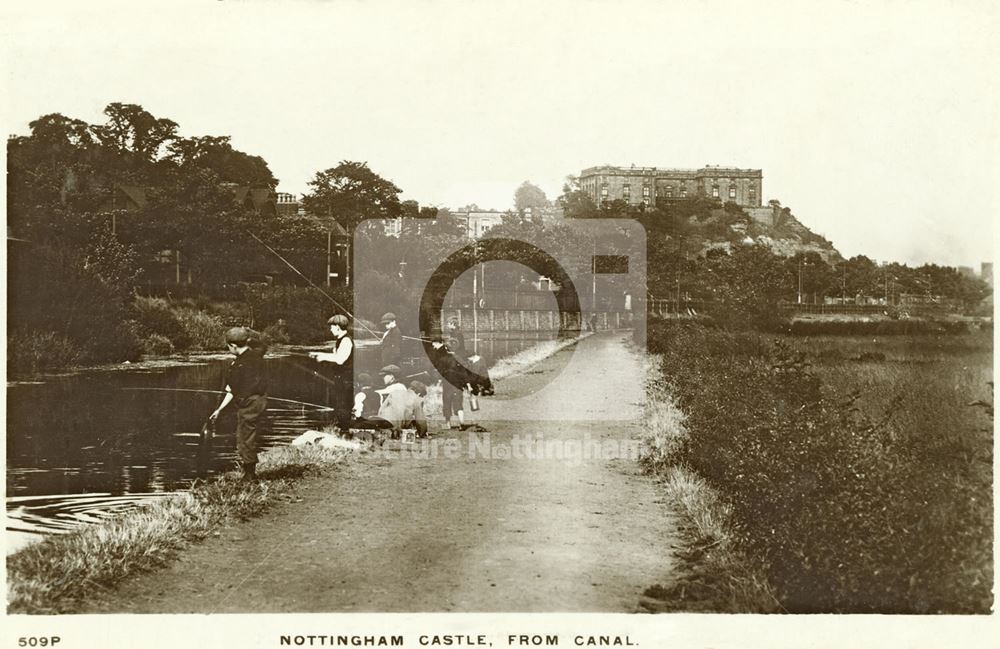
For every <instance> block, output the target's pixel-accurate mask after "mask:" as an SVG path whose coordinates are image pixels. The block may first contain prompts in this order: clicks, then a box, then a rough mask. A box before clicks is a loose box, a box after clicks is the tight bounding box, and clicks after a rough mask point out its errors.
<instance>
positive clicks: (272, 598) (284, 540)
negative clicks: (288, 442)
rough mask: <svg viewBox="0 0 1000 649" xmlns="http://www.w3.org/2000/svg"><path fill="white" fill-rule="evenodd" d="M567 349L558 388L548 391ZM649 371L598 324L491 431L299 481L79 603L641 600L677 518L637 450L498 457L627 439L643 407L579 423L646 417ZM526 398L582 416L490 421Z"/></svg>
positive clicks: (654, 579) (524, 386)
mask: <svg viewBox="0 0 1000 649" xmlns="http://www.w3.org/2000/svg"><path fill="white" fill-rule="evenodd" d="M560 355H562V358H559V356H560ZM567 355H572V356H571V358H570V360H569V363H568V364H566V365H565V367H564V368H562V373H561V374H560V375H559V380H558V382H555V383H550V384H548V385H547V386H545V387H542V388H541V389H540V390H538V388H539V387H540V386H541V385H542V384H543V383H544V382H545V381H546V380H547V379H548V378H550V377H551V375H552V374H553V373H554V372H556V371H558V367H559V366H560V365H562V363H561V362H560V361H564V360H565V359H566V356H567ZM642 379H643V372H642V368H641V360H640V357H639V356H638V355H635V354H633V353H632V352H630V351H628V348H627V347H626V345H625V342H624V337H623V336H621V335H619V334H612V333H608V334H601V335H598V336H592V337H590V338H588V339H586V340H584V341H582V342H581V343H579V344H578V345H577V349H576V351H575V353H574V351H573V349H572V348H570V349H567V350H564V351H561V352H559V353H558V354H557V355H556V356H554V357H552V358H551V359H548V360H546V361H543V362H542V363H541V364H539V365H537V366H535V367H534V368H533V369H532V370H531V371H530V372H529V373H528V374H526V375H522V376H517V377H511V378H510V379H507V380H505V381H503V382H500V383H499V384H498V386H497V387H498V390H497V396H496V397H495V398H491V399H488V400H483V410H481V411H480V412H479V413H476V415H477V421H478V423H481V424H482V425H483V427H485V428H486V429H487V430H488V431H489V435H488V436H487V435H486V434H484V433H479V434H473V435H472V436H471V438H470V437H469V435H467V434H466V433H461V434H459V433H457V431H453V432H450V433H449V432H443V433H438V434H437V435H436V436H435V437H434V441H435V442H436V443H437V444H438V445H439V446H438V449H439V453H438V454H437V457H432V456H431V455H430V454H426V455H424V456H419V457H414V456H404V455H401V454H399V453H395V454H392V455H390V456H388V457H387V456H379V455H373V454H362V455H359V456H358V457H357V458H356V459H355V460H353V461H351V462H349V463H348V464H347V465H345V466H344V467H343V468H342V469H341V470H339V471H338V472H337V473H335V474H333V475H330V476H326V477H323V478H319V479H312V480H309V481H307V482H305V483H304V484H303V486H302V487H301V488H300V489H299V490H298V491H297V492H296V496H297V497H298V498H301V500H300V501H298V502H294V503H287V504H284V505H281V506H280V507H278V508H276V509H275V510H273V511H272V512H270V513H268V514H267V515H265V516H264V517H263V518H262V519H258V520H254V521H251V522H249V523H243V524H234V525H232V526H229V527H227V528H225V529H223V530H222V532H221V534H220V536H219V537H217V538H213V539H210V540H208V541H206V542H204V543H202V544H199V545H197V546H196V547H193V548H191V549H189V550H188V551H186V552H185V554H184V555H183V556H182V557H181V558H180V560H178V561H177V562H176V563H175V564H173V565H172V566H170V567H169V568H166V569H164V570H162V571H159V572H157V573H156V574H154V575H145V576H140V577H138V578H135V579H133V580H130V581H128V582H126V583H125V584H123V585H122V586H121V587H120V588H119V589H118V590H117V591H115V592H114V593H111V594H108V595H106V596H105V597H103V598H101V599H99V600H95V601H92V602H90V603H89V604H88V606H87V608H86V610H85V611H83V612H91V613H93V612H136V613H139V612H149V613H182V612H183V613H211V612H322V611H612V612H613V611H620V612H629V611H635V610H638V602H639V597H640V594H641V593H642V591H643V590H644V589H645V588H646V587H648V586H650V585H652V584H656V583H661V584H666V583H668V582H669V581H670V579H671V574H672V571H673V569H674V565H673V559H672V550H673V546H674V544H675V543H676V542H677V541H676V537H677V534H676V530H675V522H674V516H673V514H672V512H671V510H670V508H669V506H668V505H667V504H666V503H664V502H663V501H662V496H660V495H659V494H658V491H657V489H656V485H655V483H654V482H653V481H652V480H651V479H649V478H647V477H645V476H642V475H640V474H639V473H638V471H637V468H636V464H635V462H633V461H630V460H628V459H612V460H607V459H603V458H592V459H581V458H580V457H579V455H577V457H576V458H574V459H559V458H558V457H548V458H538V457H536V458H528V457H512V458H505V457H504V456H506V455H508V454H507V453H505V452H504V451H505V449H507V448H509V445H510V443H511V442H512V441H513V440H514V439H515V436H519V437H521V438H523V436H524V435H526V434H531V435H542V436H544V438H545V439H546V440H555V441H566V440H572V439H577V440H579V439H585V438H586V436H587V435H589V437H590V439H591V440H593V441H597V440H600V441H602V442H609V443H611V442H618V441H619V440H628V439H630V438H633V437H634V436H635V434H636V432H637V428H636V427H637V423H636V422H635V421H634V418H633V420H632V421H592V420H591V421H587V420H586V419H587V418H591V417H599V416H602V415H606V414H608V413H615V414H626V415H628V416H629V417H633V416H638V414H639V412H640V408H639V406H638V405H637V404H636V401H638V400H640V399H641V395H642ZM536 390H537V391H536ZM525 395H528V396H527V398H523V399H520V400H519V401H518V402H517V403H518V405H517V411H518V412H519V413H521V414H522V416H524V415H529V416H534V415H532V414H531V413H535V412H537V413H540V414H539V416H542V415H541V413H544V415H545V416H551V415H552V414H553V413H555V414H558V415H560V416H564V417H565V418H566V419H567V420H575V421H513V422H512V421H490V420H491V419H501V418H502V417H503V413H504V412H506V411H507V410H506V409H508V408H510V407H512V404H511V402H510V401H509V399H510V398H513V397H518V396H521V397H523V396H525ZM579 420H584V421H579ZM448 439H451V440H454V441H453V442H451V444H453V445H454V450H455V452H454V453H453V455H452V456H451V457H446V456H445V454H444V452H443V448H442V446H443V442H444V441H445V440H448ZM486 440H488V444H489V449H491V450H490V451H488V452H483V450H484V449H485V448H486V444H487V441H486ZM470 448H471V449H472V450H473V451H474V452H472V453H470ZM536 448H537V447H536ZM561 448H566V447H561ZM592 448H593V447H592ZM496 449H500V450H499V451H497V452H496V455H497V456H498V457H496V458H493V457H491V456H492V455H493V451H495V450H496Z"/></svg>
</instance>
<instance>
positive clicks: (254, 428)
mask: <svg viewBox="0 0 1000 649" xmlns="http://www.w3.org/2000/svg"><path fill="white" fill-rule="evenodd" d="M250 338H251V332H250V330H249V329H247V328H246V327H233V328H232V329H230V330H229V331H227V332H226V347H227V348H228V349H229V352H230V353H232V354H235V355H236V360H234V361H233V364H232V365H231V366H230V368H229V375H228V377H227V379H226V394H225V395H224V396H223V397H222V403H220V404H219V407H218V408H216V409H215V412H213V413H212V414H211V415H209V420H210V421H212V422H213V423H214V422H215V421H216V420H217V419H218V418H219V413H221V412H222V411H223V409H225V407H226V406H228V405H229V404H230V403H232V402H234V401H235V402H236V452H237V454H238V455H239V458H240V465H241V466H242V468H243V480H246V481H256V480H257V450H258V446H259V440H258V433H259V431H260V425H261V424H262V423H263V422H262V417H263V415H264V410H265V409H266V408H267V372H266V369H265V365H264V353H263V352H262V351H261V350H259V349H254V348H253V347H251V346H250Z"/></svg>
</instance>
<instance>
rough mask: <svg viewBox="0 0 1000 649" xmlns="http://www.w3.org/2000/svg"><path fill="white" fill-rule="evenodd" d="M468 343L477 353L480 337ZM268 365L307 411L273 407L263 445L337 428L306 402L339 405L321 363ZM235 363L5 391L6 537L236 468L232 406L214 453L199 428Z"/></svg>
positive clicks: (491, 349)
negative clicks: (322, 428)
mask: <svg viewBox="0 0 1000 649" xmlns="http://www.w3.org/2000/svg"><path fill="white" fill-rule="evenodd" d="M546 339H549V337H548V336H547V335H544V334H542V335H539V336H538V337H536V338H523V337H522V338H511V339H498V340H489V341H479V352H480V353H481V354H483V356H484V357H486V359H487V360H488V362H489V361H495V360H496V359H499V358H502V357H504V356H508V355H510V354H514V353H516V352H518V351H521V350H522V349H524V348H526V347H530V346H531V345H533V344H535V343H536V342H537V341H539V340H546ZM469 347H470V351H471V347H472V344H471V341H469ZM358 354H359V355H358V365H359V367H360V368H361V369H366V370H371V369H377V368H374V367H371V366H372V363H374V362H375V361H376V360H377V359H376V358H375V357H376V356H377V350H375V349H371V348H369V349H365V348H363V347H362V348H359V352H358ZM266 362H267V366H268V371H269V373H270V381H271V393H272V394H273V395H274V396H275V397H279V398H283V399H290V400H294V401H299V402H303V403H302V404H291V403H284V402H277V401H273V402H271V403H270V404H269V408H268V413H269V422H270V424H269V426H268V427H267V429H266V430H265V431H264V433H263V435H262V442H261V444H262V448H267V447H269V446H273V445H276V444H283V443H288V441H290V440H291V439H294V438H295V437H296V436H298V435H299V434H301V433H302V432H304V431H306V430H308V429H310V428H313V429H315V428H317V427H320V426H323V425H325V424H326V423H328V422H329V415H328V414H327V412H326V411H325V410H323V409H321V408H319V407H314V406H310V405H304V404H321V405H322V404H327V403H330V394H329V384H328V383H326V382H325V381H323V380H321V378H320V377H318V376H317V374H316V371H315V370H316V364H315V362H314V361H312V360H311V359H309V358H306V357H304V356H296V355H290V356H276V357H269V358H267V361H266ZM489 364H492V362H490V363H489ZM227 366H228V361H225V360H218V359H216V360H211V361H208V362H207V363H205V364H202V365H187V364H186V365H179V366H175V367H168V368H163V369H157V370H130V371H118V370H104V371H88V372H82V373H79V374H73V375H68V376H59V377H53V378H51V379H47V380H46V381H44V382H36V383H23V384H14V385H8V386H7V494H8V496H9V497H8V499H7V529H8V531H18V532H53V531H58V530H65V529H69V528H71V527H72V526H74V525H79V524H80V523H85V522H92V521H95V520H100V519H101V518H103V517H106V516H108V515H112V514H116V513H119V512H121V511H123V510H126V509H128V508H131V507H134V506H136V504H137V503H140V502H148V501H149V500H150V499H151V498H155V497H157V496H158V495H163V494H166V493H171V492H176V491H179V490H183V489H185V488H187V487H189V486H190V484H191V482H192V481H193V480H194V479H196V478H200V477H205V476H208V475H212V474H217V473H220V472H222V471H226V470H228V469H230V468H232V467H233V463H234V461H235V439H234V435H233V429H234V426H235V421H234V419H235V418H234V413H233V411H232V409H228V410H229V412H225V413H223V415H222V417H220V420H219V424H218V427H217V432H216V435H215V437H214V438H213V439H212V442H211V445H210V447H203V446H202V444H201V441H200V431H201V428H202V425H203V424H204V423H205V419H206V417H207V416H208V414H209V413H211V412H212V410H213V409H214V408H215V406H216V405H217V404H218V401H219V396H218V394H217V393H216V392H217V391H219V390H221V389H222V388H223V385H222V382H223V376H224V371H225V368H226V367H227ZM425 369H429V364H426V365H422V364H420V363H417V364H416V365H413V366H412V367H410V368H409V369H407V372H408V373H411V372H412V373H414V374H415V373H417V372H420V371H422V370H425ZM424 378H426V377H424ZM136 388H139V389H136ZM147 388H182V389H184V390H205V391H207V392H204V393H203V392H189V391H183V392H173V391H162V390H148V389H147ZM57 494H58V495H57ZM9 546H10V544H8V549H10V547H9Z"/></svg>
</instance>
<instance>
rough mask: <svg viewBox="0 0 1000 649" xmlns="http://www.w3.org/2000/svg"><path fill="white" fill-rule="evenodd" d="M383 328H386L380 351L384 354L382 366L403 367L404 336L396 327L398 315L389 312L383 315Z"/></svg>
mask: <svg viewBox="0 0 1000 649" xmlns="http://www.w3.org/2000/svg"><path fill="white" fill-rule="evenodd" d="M382 326H383V327H384V328H385V333H384V334H382V344H381V345H380V349H379V351H381V353H382V365H402V363H403V335H402V334H401V333H400V331H399V327H398V326H396V314H395V313H392V312H389V313H386V314H385V315H383V316H382Z"/></svg>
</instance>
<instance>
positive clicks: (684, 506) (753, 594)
mask: <svg viewBox="0 0 1000 649" xmlns="http://www.w3.org/2000/svg"><path fill="white" fill-rule="evenodd" d="M649 361H650V362H648V363H647V367H646V371H647V382H646V383H647V391H648V398H647V407H646V422H645V424H646V425H645V427H644V431H645V433H644V435H643V438H642V441H643V453H642V456H641V457H640V462H641V464H642V466H643V468H644V469H645V470H646V471H647V473H651V474H654V475H657V476H659V478H660V479H661V482H660V484H661V486H662V488H663V490H664V492H665V494H666V496H667V498H668V499H669V500H670V501H671V503H672V504H673V505H674V507H675V508H676V510H677V511H678V513H679V514H680V517H681V525H680V532H681V537H682V540H683V542H684V547H683V548H682V549H681V550H680V551H679V552H677V557H678V558H679V559H680V560H681V562H682V565H683V571H682V576H681V577H679V578H678V579H676V580H675V581H673V582H672V583H671V584H670V585H669V586H667V587H664V586H661V585H656V586H653V587H651V588H648V589H646V591H645V592H644V593H643V598H642V600H641V604H642V606H643V607H644V608H645V609H646V610H649V611H651V612H667V611H704V612H716V613H773V612H777V611H780V610H781V605H780V603H779V602H778V599H777V597H776V596H775V594H774V590H773V588H772V587H771V585H770V584H769V583H768V581H767V577H766V574H765V572H764V570H763V567H762V566H759V565H757V564H756V563H755V562H753V561H752V560H750V558H749V557H748V556H746V555H745V554H744V553H742V552H741V551H740V550H739V549H738V548H737V545H736V542H735V539H734V534H733V530H732V507H731V506H730V505H729V504H728V503H726V502H725V501H724V500H723V499H722V498H721V497H720V496H719V493H718V492H717V491H715V490H714V489H712V488H711V487H710V486H709V485H708V484H707V483H706V482H705V480H704V479H702V478H701V477H699V476H698V475H697V474H695V473H694V472H693V471H691V470H690V469H689V468H687V467H685V466H683V465H680V464H676V463H675V458H676V457H678V454H679V453H680V451H681V449H682V447H683V445H684V443H685V440H686V438H687V435H688V433H687V430H686V429H685V427H684V414H683V413H682V412H681V411H680V410H679V409H678V408H677V406H676V405H675V404H674V402H673V400H672V399H671V398H670V395H669V394H668V393H667V392H666V391H665V390H664V389H663V387H662V386H663V381H662V374H661V370H660V364H659V362H658V358H657V357H649Z"/></svg>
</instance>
